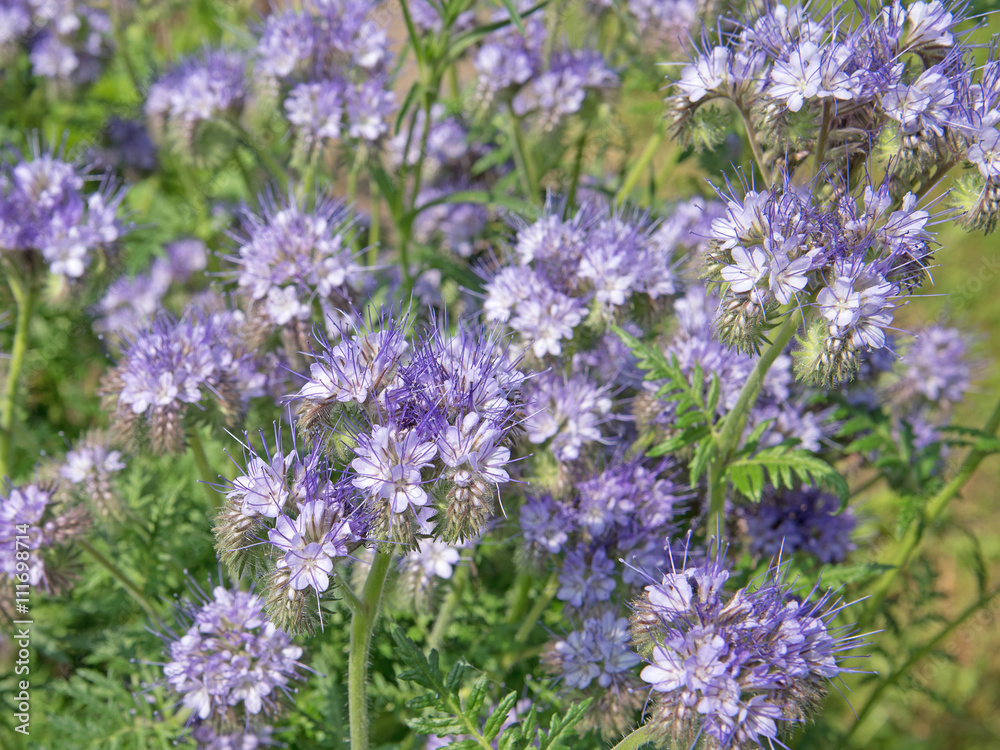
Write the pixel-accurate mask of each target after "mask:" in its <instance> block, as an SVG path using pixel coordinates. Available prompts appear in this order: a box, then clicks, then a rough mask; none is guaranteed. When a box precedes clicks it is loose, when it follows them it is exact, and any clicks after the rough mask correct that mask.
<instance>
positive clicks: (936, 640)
mask: <svg viewBox="0 0 1000 750" xmlns="http://www.w3.org/2000/svg"><path fill="white" fill-rule="evenodd" d="M997 594H1000V589H994V590H993V591H991V592H990V593H988V594H986V595H984V596H983V597H981V598H979V599H977V600H976V601H974V602H973V603H972V604H970V605H969V606H968V607H967V608H966V609H965V610H964V611H963V612H962V613H961V614H960V615H959V616H958V617H957V618H956V619H954V620H952V621H951V622H949V623H948V624H947V625H946V626H945V627H943V628H942V629H941V630H940V631H938V633H937V635H935V636H934V637H933V638H931V639H930V640H929V641H927V643H925V644H924V645H923V646H921V647H920V648H918V649H916V650H915V651H914V652H913V653H911V654H910V657H909V658H908V659H907V660H906V661H905V662H903V664H901V665H900V667H899V668H898V669H896V670H894V671H893V672H892V673H891V674H889V676H887V677H886V678H885V679H884V680H882V681H881V682H880V683H879V684H878V685H877V686H876V687H875V689H874V690H873V691H872V693H871V695H869V696H868V700H867V701H865V705H864V706H863V707H862V708H861V710H860V711H858V718H857V721H855V722H854V724H853V725H852V726H851V728H850V730H849V731H848V732H847V735H846V736H845V737H844V742H845V743H846V741H847V740H849V739H850V738H851V737H853V736H854V733H855V732H856V731H857V730H858V727H860V726H861V725H862V724H863V723H864V720H865V719H866V718H867V717H868V714H869V713H870V712H871V710H872V709H873V708H874V707H875V705H876V704H877V702H878V699H879V697H880V696H881V695H882V693H884V692H885V691H886V690H887V689H888V688H890V687H892V686H893V685H895V684H896V683H897V682H899V680H900V679H901V678H902V677H903V675H905V674H906V673H907V672H909V671H910V669H911V668H912V667H913V665H914V664H916V663H917V662H918V661H920V660H921V659H923V658H924V657H925V656H927V654H929V653H930V652H931V651H934V650H935V649H936V648H937V647H938V645H939V644H940V643H941V642H942V641H943V640H944V639H945V638H947V637H948V636H949V635H951V634H952V633H954V632H955V631H956V630H957V629H958V628H959V627H960V626H961V625H962V624H963V623H965V621H966V620H968V619H969V618H970V617H972V615H974V614H976V612H978V611H979V610H981V609H982V608H983V607H985V606H986V605H988V604H989V603H990V602H991V601H993V599H994V598H995V597H996V596H997Z"/></svg>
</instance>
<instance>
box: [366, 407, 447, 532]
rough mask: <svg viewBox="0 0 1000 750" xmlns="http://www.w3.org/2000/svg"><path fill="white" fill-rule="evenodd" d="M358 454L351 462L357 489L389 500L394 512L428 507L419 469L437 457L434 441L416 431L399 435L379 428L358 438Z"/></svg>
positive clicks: (386, 428) (374, 496) (390, 429)
mask: <svg viewBox="0 0 1000 750" xmlns="http://www.w3.org/2000/svg"><path fill="white" fill-rule="evenodd" d="M355 452H356V453H357V455H358V457H357V458H355V459H354V460H353V461H351V468H352V469H354V471H355V472H356V476H355V477H354V478H353V479H352V480H351V481H352V482H353V483H354V486H355V487H357V488H358V489H360V490H364V491H365V492H366V493H367V494H368V495H370V496H371V497H373V498H381V499H384V500H388V501H389V506H390V508H391V509H392V512H393V513H402V512H403V511H405V510H406V509H407V508H410V507H419V506H424V505H426V504H427V502H428V497H427V492H426V491H425V490H424V489H423V487H422V486H421V479H420V470H421V469H423V468H424V467H426V466H430V465H431V462H432V460H433V459H434V457H435V456H436V455H437V447H436V446H435V445H434V443H433V442H430V441H423V440H422V439H421V437H420V435H419V434H418V433H417V432H416V430H411V431H409V432H407V433H406V434H403V435H400V434H399V433H398V432H396V431H395V430H393V429H392V428H390V427H376V428H375V429H374V430H373V432H372V433H371V434H370V435H361V436H360V437H359V438H358V447H357V448H356V449H355Z"/></svg>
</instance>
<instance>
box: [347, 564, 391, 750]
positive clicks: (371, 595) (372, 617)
mask: <svg viewBox="0 0 1000 750" xmlns="http://www.w3.org/2000/svg"><path fill="white" fill-rule="evenodd" d="M391 564H392V554H391V553H388V552H381V551H379V552H376V553H375V557H374V558H373V559H372V564H371V568H370V569H369V571H368V578H367V579H366V580H365V586H364V588H363V589H362V591H361V596H360V597H359V599H360V602H359V603H358V604H355V605H353V615H352V617H351V645H350V655H349V656H348V661H347V705H348V715H349V717H350V722H351V750H368V698H367V692H368V649H369V647H370V646H371V641H372V631H373V630H374V628H375V621H376V620H377V619H378V608H379V604H380V603H381V601H382V592H383V590H384V589H385V580H386V577H387V576H388V575H389V567H390V566H391Z"/></svg>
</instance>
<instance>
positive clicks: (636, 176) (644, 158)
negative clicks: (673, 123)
mask: <svg viewBox="0 0 1000 750" xmlns="http://www.w3.org/2000/svg"><path fill="white" fill-rule="evenodd" d="M666 137H667V132H666V130H665V129H664V128H663V127H662V126H661V127H659V128H657V130H656V132H654V133H653V135H651V136H650V138H649V141H648V142H647V143H646V147H645V148H644V149H643V150H642V153H641V154H639V158H638V159H636V161H635V163H634V164H633V165H632V166H631V167H630V168H629V170H628V173H627V174H626V175H625V179H624V180H623V181H622V186H621V187H620V188H618V192H617V193H615V203H616V204H618V205H621V203H623V202H624V201H625V199H626V198H628V197H629V195H631V194H632V191H633V190H635V186H636V185H638V184H639V180H641V179H642V175H643V173H644V172H645V171H646V169H647V167H649V164H650V162H651V161H653V157H654V156H655V155H656V151H657V149H659V148H660V144H661V143H663V139H664V138H666Z"/></svg>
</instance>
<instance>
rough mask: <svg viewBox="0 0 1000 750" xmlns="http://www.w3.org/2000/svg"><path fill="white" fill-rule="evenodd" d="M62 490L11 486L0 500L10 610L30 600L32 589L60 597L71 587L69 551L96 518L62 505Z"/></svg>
mask: <svg viewBox="0 0 1000 750" xmlns="http://www.w3.org/2000/svg"><path fill="white" fill-rule="evenodd" d="M56 490H57V487H56V486H55V485H49V484H42V483H37V482H32V483H28V484H22V485H19V486H16V487H14V486H8V489H7V490H6V492H5V493H4V494H3V495H0V582H3V584H4V586H3V592H2V597H3V599H4V600H5V601H4V604H7V603H8V602H12V601H13V599H14V598H24V595H25V592H27V591H29V590H30V589H39V588H41V589H44V590H45V591H48V592H50V593H58V592H60V591H63V590H65V588H66V586H67V585H68V583H69V580H70V576H69V575H68V571H67V566H66V563H67V562H68V560H67V556H68V554H69V545H70V544H71V543H72V541H73V539H74V538H76V537H78V536H82V535H83V534H85V533H86V532H87V531H88V530H89V528H90V516H89V514H88V513H87V511H86V509H85V508H84V507H83V506H81V505H78V504H73V503H67V502H64V501H63V500H62V499H60V497H59V496H57V492H56ZM17 592H20V593H21V596H17Z"/></svg>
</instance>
